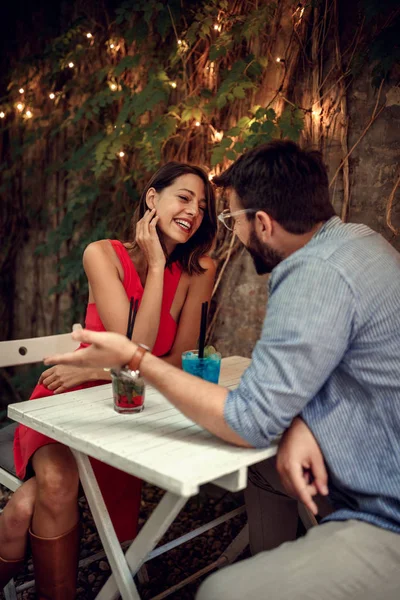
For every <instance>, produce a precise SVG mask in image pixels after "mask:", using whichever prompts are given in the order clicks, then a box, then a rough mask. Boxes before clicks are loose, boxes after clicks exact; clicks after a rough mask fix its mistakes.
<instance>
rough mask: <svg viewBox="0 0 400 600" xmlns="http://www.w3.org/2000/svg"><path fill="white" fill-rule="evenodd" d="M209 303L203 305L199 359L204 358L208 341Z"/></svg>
mask: <svg viewBox="0 0 400 600" xmlns="http://www.w3.org/2000/svg"><path fill="white" fill-rule="evenodd" d="M207 312H208V302H203V304H202V305H201V321H200V337H199V358H204V344H205V341H206V329H207Z"/></svg>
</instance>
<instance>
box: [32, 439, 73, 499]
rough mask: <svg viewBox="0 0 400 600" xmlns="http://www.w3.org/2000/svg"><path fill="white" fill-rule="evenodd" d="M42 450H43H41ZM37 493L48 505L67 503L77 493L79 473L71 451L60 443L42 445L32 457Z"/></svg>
mask: <svg viewBox="0 0 400 600" xmlns="http://www.w3.org/2000/svg"><path fill="white" fill-rule="evenodd" d="M42 451H43V452H42ZM32 464H33V468H34V471H35V475H36V481H37V495H38V497H39V498H40V499H41V501H42V502H43V501H44V502H45V503H46V504H49V506H50V507H52V506H54V504H55V505H56V506H58V505H60V504H61V505H64V504H68V503H70V502H72V501H74V500H75V499H76V497H77V494H78V485H79V474H78V468H77V466H76V462H75V459H74V457H73V455H72V452H71V451H70V450H69V449H68V448H67V447H65V446H61V445H60V444H52V445H51V446H44V447H43V448H40V450H38V451H37V452H36V453H35V455H34V457H33V461H32Z"/></svg>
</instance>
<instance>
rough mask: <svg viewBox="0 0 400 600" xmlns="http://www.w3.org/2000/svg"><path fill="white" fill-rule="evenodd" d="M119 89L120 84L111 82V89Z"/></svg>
mask: <svg viewBox="0 0 400 600" xmlns="http://www.w3.org/2000/svg"><path fill="white" fill-rule="evenodd" d="M116 89H118V86H117V84H116V83H110V90H112V91H113V92H115V90H116Z"/></svg>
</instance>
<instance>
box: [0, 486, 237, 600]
mask: <svg viewBox="0 0 400 600" xmlns="http://www.w3.org/2000/svg"><path fill="white" fill-rule="evenodd" d="M9 495H10V493H9V492H8V491H6V490H5V489H4V488H2V487H1V486H0V507H3V506H4V504H5V503H6V501H7V498H8V497H9ZM162 495H163V492H162V490H160V489H158V488H156V487H154V486H151V485H148V484H145V485H144V487H143V496H142V504H141V513H140V521H139V523H140V526H141V525H142V524H143V523H144V522H145V520H146V519H147V517H148V515H149V514H151V512H152V511H153V509H154V508H155V507H156V506H157V504H158V502H159V500H160V498H161V497H162ZM80 503H81V510H82V515H83V536H82V543H81V554H80V558H86V557H88V556H91V555H92V554H95V553H96V552H100V551H101V550H102V546H101V542H100V540H99V537H98V535H97V530H96V527H95V525H94V523H93V520H92V517H91V514H90V511H89V509H88V507H87V504H86V501H85V500H81V501H80ZM242 504H243V495H242V494H230V493H226V492H223V491H222V490H219V489H217V488H214V487H212V488H207V489H206V490H203V491H202V492H201V493H200V495H199V496H196V497H194V498H192V499H190V500H189V501H188V503H187V505H186V506H185V507H184V509H183V510H182V511H181V513H180V514H179V515H178V517H177V519H176V520H175V521H174V523H173V524H172V526H171V527H170V529H169V530H168V531H167V533H166V535H165V536H164V538H163V539H162V540H161V542H160V544H162V543H165V542H166V541H170V540H173V539H175V538H177V537H179V536H180V535H182V534H184V533H187V532H188V531H191V530H193V529H195V528H196V527H200V526H201V525H203V524H205V523H207V522H208V521H211V520H212V519H215V518H217V517H219V516H221V515H223V514H225V513H227V512H229V511H231V510H233V509H235V508H237V507H239V506H241V505H242ZM245 523H246V517H245V514H241V515H239V516H237V517H235V518H233V519H231V520H230V521H227V522H226V523H223V524H222V525H219V526H218V527H216V528H214V529H212V530H210V531H208V532H206V533H205V534H203V535H201V536H199V537H197V538H195V539H194V540H191V541H189V542H187V543H186V544H184V545H183V546H181V547H179V548H176V549H174V550H171V551H169V552H168V553H167V554H164V555H163V556H161V557H159V558H155V559H153V560H152V561H150V562H149V563H148V564H147V570H148V575H149V583H144V584H140V583H139V584H138V589H139V593H140V594H141V597H142V598H143V599H150V598H153V597H154V596H156V595H157V594H159V593H161V592H162V591H163V590H165V589H166V588H167V587H169V586H172V585H175V584H177V583H179V581H181V580H182V579H184V578H185V577H188V576H189V575H191V574H192V573H195V572H196V571H198V570H199V569H202V568H204V567H205V566H207V565H209V564H210V563H211V562H213V561H214V560H216V559H217V558H218V557H219V555H220V554H221V552H222V551H223V550H224V549H225V548H226V547H227V546H228V545H229V544H230V542H231V541H232V540H233V539H234V537H235V536H236V535H237V534H238V533H239V531H240V530H241V529H242V527H243V526H244V525H245ZM246 555H247V554H246ZM32 574H33V567H32V561H31V560H30V559H29V561H27V564H26V566H25V572H23V573H21V575H20V576H19V577H18V578H17V580H16V583H17V587H18V586H21V585H22V584H24V583H25V582H28V581H30V580H31V579H32ZM109 574H110V567H109V565H108V562H107V560H106V559H105V558H103V559H101V560H99V561H97V562H95V563H92V564H91V565H89V566H88V567H86V568H84V569H81V570H80V571H79V574H78V594H77V600H92V599H93V598H95V596H96V594H97V592H98V591H99V589H100V588H101V586H102V585H103V583H105V581H106V579H107V578H108V576H109ZM201 581H202V579H198V580H196V581H195V582H194V583H192V584H190V585H188V586H186V587H184V588H182V589H181V590H178V591H176V592H175V593H174V594H171V595H170V596H169V598H170V600H192V599H193V598H194V597H195V593H196V590H197V588H198V587H199V585H200V583H201ZM0 597H1V598H3V595H2V594H1V592H0ZM34 598H35V593H34V588H33V587H32V588H30V589H27V590H24V591H22V592H21V593H19V594H18V600H33V599H34Z"/></svg>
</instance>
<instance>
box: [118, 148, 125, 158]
mask: <svg viewBox="0 0 400 600" xmlns="http://www.w3.org/2000/svg"><path fill="white" fill-rule="evenodd" d="M118 156H119V157H120V158H122V157H124V156H125V152H122V150H121V152H118Z"/></svg>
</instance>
